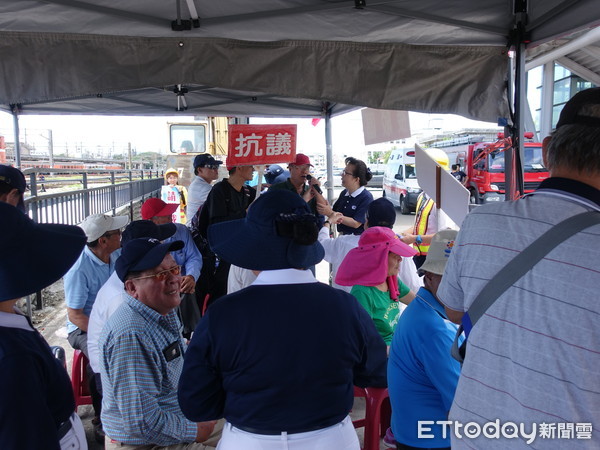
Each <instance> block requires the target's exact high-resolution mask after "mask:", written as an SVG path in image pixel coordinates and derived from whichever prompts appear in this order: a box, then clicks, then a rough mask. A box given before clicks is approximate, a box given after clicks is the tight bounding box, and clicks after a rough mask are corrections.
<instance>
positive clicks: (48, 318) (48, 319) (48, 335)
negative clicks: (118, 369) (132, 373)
mask: <svg viewBox="0 0 600 450" xmlns="http://www.w3.org/2000/svg"><path fill="white" fill-rule="evenodd" d="M372 193H373V196H374V197H375V198H378V197H381V190H380V189H378V190H373V191H372ZM337 195H339V189H336V196H337ZM396 211H397V213H396V217H397V218H396V225H395V226H394V231H396V232H397V233H400V232H401V231H403V230H405V229H406V228H408V227H409V226H411V225H412V224H413V222H414V218H415V216H414V214H411V215H407V216H404V215H402V214H400V212H399V210H396ZM316 273H317V278H318V279H319V281H322V282H324V283H329V264H328V263H325V262H321V263H320V264H318V265H317V270H316ZM53 289H54V290H55V292H56V293H57V294H60V293H61V292H62V280H61V281H59V282H58V283H56V284H55V285H54V286H53ZM65 318H66V307H65V305H64V301H61V302H60V303H59V304H57V305H55V306H54V307H53V309H52V310H51V311H48V312H47V313H46V314H44V318H43V320H42V321H41V323H37V324H36V327H37V328H38V330H39V331H40V333H41V334H42V335H43V336H44V338H45V339H46V340H47V341H48V343H49V344H50V345H59V346H61V347H63V348H64V349H65V353H66V358H67V371H68V373H69V375H70V374H71V362H72V360H73V349H72V348H71V346H70V345H69V343H68V342H67V336H66V328H65ZM364 412H365V403H364V399H362V398H357V399H356V401H355V405H354V408H353V410H352V413H351V416H352V418H362V417H364ZM78 414H79V415H80V417H81V419H82V421H83V424H84V427H85V429H86V434H87V438H88V444H89V449H90V450H101V449H103V448H104V446H103V445H101V444H98V443H96V441H95V439H94V432H93V426H92V425H91V420H92V418H93V417H94V412H93V409H92V407H91V405H84V406H80V407H79V409H78ZM357 433H358V437H359V440H360V441H361V445H362V440H363V434H364V429H363V428H359V429H357ZM385 448H386V447H385V446H384V445H383V444H381V446H380V449H381V450H384V449H385ZM240 450H242V449H240ZM332 450H334V449H332Z"/></svg>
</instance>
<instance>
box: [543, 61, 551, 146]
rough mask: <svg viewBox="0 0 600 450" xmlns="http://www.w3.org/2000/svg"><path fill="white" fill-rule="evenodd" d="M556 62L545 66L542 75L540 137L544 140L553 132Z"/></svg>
mask: <svg viewBox="0 0 600 450" xmlns="http://www.w3.org/2000/svg"><path fill="white" fill-rule="evenodd" d="M553 97H554V61H551V62H548V63H546V64H544V69H543V75H542V108H541V113H542V114H541V119H540V137H541V138H542V139H543V138H545V137H546V136H550V133H551V132H552V106H553V102H554V98H553Z"/></svg>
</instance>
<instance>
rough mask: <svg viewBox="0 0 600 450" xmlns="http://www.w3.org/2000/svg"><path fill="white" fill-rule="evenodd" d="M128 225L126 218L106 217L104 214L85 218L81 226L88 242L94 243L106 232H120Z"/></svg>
mask: <svg viewBox="0 0 600 450" xmlns="http://www.w3.org/2000/svg"><path fill="white" fill-rule="evenodd" d="M128 223H129V217H127V216H114V217H111V216H107V215H105V214H92V215H91V216H88V217H86V218H85V220H84V221H83V222H81V225H79V226H80V227H81V228H83V231H85V235H86V236H87V241H88V242H94V241H95V240H97V239H99V238H100V237H102V235H104V233H106V232H107V231H113V230H120V229H121V228H123V227H124V226H125V225H127V224H128Z"/></svg>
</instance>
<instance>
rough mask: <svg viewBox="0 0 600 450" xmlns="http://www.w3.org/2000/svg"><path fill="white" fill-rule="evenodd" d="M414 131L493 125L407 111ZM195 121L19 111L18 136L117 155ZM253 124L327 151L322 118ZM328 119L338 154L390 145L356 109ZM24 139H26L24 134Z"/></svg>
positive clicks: (163, 143) (152, 147)
mask: <svg viewBox="0 0 600 450" xmlns="http://www.w3.org/2000/svg"><path fill="white" fill-rule="evenodd" d="M409 116H410V124H411V130H412V132H413V134H414V133H417V132H424V133H425V134H428V132H430V133H431V134H433V133H434V132H435V131H440V132H441V131H456V130H459V129H462V128H493V127H494V126H495V124H493V123H486V122H477V121H473V120H469V119H465V118H463V117H461V116H455V115H448V114H422V113H410V114H409ZM173 122H193V117H192V116H189V117H181V116H172V117H114V116H72V115H62V116H33V115H32V116H28V115H24V116H20V117H19V127H20V129H21V141H23V140H26V141H27V142H32V143H33V144H34V145H35V147H36V149H38V150H39V152H40V153H46V152H47V148H48V135H49V132H48V130H50V129H51V130H52V138H53V142H54V148H55V154H59V153H65V151H68V152H69V156H75V155H76V154H77V153H78V152H80V148H81V147H85V148H87V150H88V151H90V152H91V153H102V154H104V155H106V156H108V155H109V154H111V153H113V154H121V153H124V152H126V149H127V146H128V143H131V145H132V147H133V148H134V149H136V150H137V152H138V153H141V152H145V151H152V152H160V153H164V154H166V153H167V151H168V148H169V128H168V124H169V123H173ZM251 123H267V124H268V123H278V124H282V123H295V124H297V125H298V142H297V152H300V153H307V154H317V153H321V154H324V153H325V121H324V120H321V121H320V122H319V123H318V124H317V125H316V126H313V125H312V120H311V119H272V118H269V119H265V118H256V119H251ZM331 124H332V140H333V152H334V154H338V155H354V156H356V157H359V158H360V157H364V155H366V152H367V150H379V149H386V148H390V145H389V144H383V145H371V146H365V145H364V138H363V134H362V133H363V126H362V116H361V112H360V110H357V111H352V112H350V113H347V114H343V115H340V116H337V117H334V118H333V119H332V120H331ZM0 135H3V136H5V138H6V140H7V141H8V142H12V141H13V140H14V138H13V118H12V116H11V115H10V114H7V113H3V112H2V113H0ZM24 138H26V139H24Z"/></svg>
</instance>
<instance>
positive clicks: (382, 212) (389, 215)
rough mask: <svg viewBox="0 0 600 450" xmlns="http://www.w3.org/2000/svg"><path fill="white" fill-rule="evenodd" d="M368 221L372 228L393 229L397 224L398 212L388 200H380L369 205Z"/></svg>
mask: <svg viewBox="0 0 600 450" xmlns="http://www.w3.org/2000/svg"><path fill="white" fill-rule="evenodd" d="M367 220H368V221H369V228H370V227H387V228H392V227H393V226H394V223H395V222H396V210H395V209H394V205H392V202H390V201H389V200H388V199H387V198H383V197H381V198H378V199H377V200H373V201H372V202H371V203H370V204H369V208H368V209H367Z"/></svg>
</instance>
